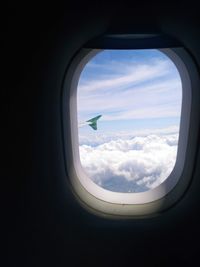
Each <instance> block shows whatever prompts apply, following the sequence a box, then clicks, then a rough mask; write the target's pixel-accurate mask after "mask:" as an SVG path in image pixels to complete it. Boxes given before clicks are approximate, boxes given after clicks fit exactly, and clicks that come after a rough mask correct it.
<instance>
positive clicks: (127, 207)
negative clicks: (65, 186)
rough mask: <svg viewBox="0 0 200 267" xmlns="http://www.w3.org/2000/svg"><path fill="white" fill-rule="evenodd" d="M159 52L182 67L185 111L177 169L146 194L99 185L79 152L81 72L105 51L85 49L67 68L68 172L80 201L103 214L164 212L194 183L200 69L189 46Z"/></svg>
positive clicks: (64, 109) (64, 113)
mask: <svg viewBox="0 0 200 267" xmlns="http://www.w3.org/2000/svg"><path fill="white" fill-rule="evenodd" d="M158 50H160V51H161V52H163V53H165V54H166V55H167V56H168V57H169V58H170V59H171V60H172V61H173V63H174V64H175V66H176V67H177V69H178V71H179V74H180V77H181V81H182V110H181V120H180V131H179V141H178V150H177V159H176V163H175V166H174V169H173V170H172V172H171V174H170V175H169V177H168V178H167V179H166V180H165V181H164V182H163V183H162V184H160V185H159V186H157V187H156V188H154V189H151V190H148V191H146V192H140V193H120V192H112V191H109V190H106V189H104V188H101V187H99V186H98V185H96V184H95V183H94V182H93V181H92V180H91V179H90V178H89V177H88V176H87V174H86V173H85V171H84V169H83V168H82V165H81V162H80V156H79V140H78V121H77V87H78V81H79V78H80V74H81V71H82V70H83V68H84V67H85V65H86V64H87V62H88V61H89V60H90V59H91V58H92V57H94V56H95V55H96V54H97V53H98V52H100V51H102V50H100V49H87V48H83V49H81V50H80V51H79V53H78V54H77V55H76V56H75V57H74V59H73V60H72V62H71V64H70V66H69V67H68V68H67V71H66V75H65V78H64V83H63V95H62V117H63V137H64V138H63V139H64V150H65V161H66V174H67V176H68V177H69V180H70V184H71V185H72V186H71V188H72V191H73V192H74V194H75V196H76V197H77V199H78V200H79V202H80V203H81V204H82V205H83V206H84V207H85V208H86V209H88V210H90V211H91V212H93V213H96V214H98V215H101V216H108V217H110V216H111V217H118V218H119V217H120V218H129V217H131V218H132V217H137V216H146V215H150V214H155V213H160V212H161V211H163V210H165V209H168V208H169V207H170V206H172V205H174V204H175V203H176V202H177V201H178V200H179V199H180V198H181V197H182V196H183V194H184V192H185V191H186V189H187V188H188V185H189V183H190V181H191V177H192V171H193V167H194V160H195V151H196V144H197V141H198V135H197V132H198V131H197V129H198V128H197V127H198V125H199V117H198V116H199V115H198V114H199V111H200V107H199V100H200V94H199V92H198V86H199V76H198V72H197V70H196V67H195V64H194V62H193V60H192V59H191V57H190V56H189V54H188V53H187V52H186V50H185V49H184V48H182V47H180V48H164V49H158ZM194 118H196V122H195V119H194Z"/></svg>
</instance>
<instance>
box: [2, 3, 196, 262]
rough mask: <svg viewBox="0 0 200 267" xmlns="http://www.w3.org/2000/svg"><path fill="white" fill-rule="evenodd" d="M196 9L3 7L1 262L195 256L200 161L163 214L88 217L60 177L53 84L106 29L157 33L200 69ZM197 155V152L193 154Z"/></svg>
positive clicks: (57, 86) (57, 94) (56, 86)
mask: <svg viewBox="0 0 200 267" xmlns="http://www.w3.org/2000/svg"><path fill="white" fill-rule="evenodd" d="M197 10H198V9H197V8H196V7H195V6H193V5H192V4H191V5H189V6H184V4H182V6H181V7H180V6H179V5H177V6H175V5H173V8H172V6H171V5H169V4H168V2H165V3H162V4H160V5H159V6H155V5H153V4H151V3H149V4H148V5H145V6H144V5H141V6H139V4H137V5H135V7H134V8H131V7H130V6H126V5H125V4H123V3H121V4H115V6H113V5H112V4H109V5H108V4H107V5H106V8H105V5H103V4H102V3H97V4H96V3H94V2H93V5H91V6H90V7H89V6H85V5H84V4H82V5H81V6H80V5H79V6H77V5H76V4H74V5H73V4H69V5H67V4H66V6H65V7H64V6H58V5H57V6H55V5H53V4H51V5H50V6H48V8H47V7H34V6H29V7H28V6H27V7H25V9H22V7H20V6H17V5H16V6H12V7H10V8H8V9H7V10H6V11H5V18H6V19H5V20H4V21H5V22H6V23H5V26H4V29H3V44H4V49H3V50H2V56H3V61H2V63H1V64H2V66H3V67H4V73H3V77H2V81H3V87H2V88H3V89H2V92H3V98H2V106H3V108H4V111H5V115H4V117H3V120H2V125H3V127H2V131H3V133H4V138H3V139H2V140H3V145H4V146H3V148H5V149H2V155H3V156H4V164H3V168H2V177H3V180H4V181H5V182H6V183H5V184H6V186H5V190H4V192H3V193H4V194H3V202H2V203H3V208H4V212H5V213H4V216H3V217H2V218H4V219H3V221H5V226H4V228H2V230H3V232H4V233H6V235H7V244H8V246H7V248H8V250H7V257H6V262H7V264H8V266H96V265H98V266H126V265H130V266H134V265H136V264H140V266H146V265H148V266H173V265H174V266H175V265H176V266H177V265H182V266H188V265H189V266H190V265H192V262H193V261H194V260H195V259H198V247H197V245H196V244H198V242H199V238H200V235H199V234H200V233H199V223H200V221H199V216H198V215H199V203H200V202H199V201H200V194H199V191H200V179H199V174H200V158H199V157H198V158H197V161H196V166H195V169H194V177H193V180H192V184H191V186H190V190H189V191H188V192H187V194H186V195H185V197H184V198H183V199H182V200H181V201H180V202H179V203H178V204H177V205H176V206H174V207H173V208H171V209H170V210H168V211H166V212H164V213H163V214H162V215H159V216H156V217H153V218H149V219H138V220H131V221H116V220H108V219H104V218H99V217H96V216H95V215H93V214H90V213H88V212H87V211H86V210H84V209H83V208H82V207H80V205H79V203H78V202H77V201H76V199H75V198H74V196H73V194H72V192H71V190H70V185H69V183H68V181H67V177H66V174H65V167H64V158H63V143H62V127H61V85H62V81H63V76H64V73H65V70H66V68H67V65H68V64H69V62H70V60H71V59H72V57H73V55H74V54H75V53H76V52H77V51H78V49H79V48H80V47H81V46H82V45H84V43H85V42H87V41H88V40H90V39H91V38H93V37H95V36H98V35H100V34H102V33H104V32H106V31H108V30H109V31H113V32H114V31H116V32H117V31H127V32H129V31H131V32H140V31H143V30H145V31H150V32H151V31H157V30H161V31H163V32H165V33H168V34H170V35H172V36H174V37H176V38H177V39H178V40H180V41H181V42H182V43H183V44H184V45H185V47H186V48H187V50H188V51H189V52H190V53H191V55H192V56H193V57H194V59H195V61H196V63H197V64H198V67H199V65H200V53H199V47H200V40H199V27H198V24H199V20H198V16H197V13H196V12H197ZM197 155H198V154H197Z"/></svg>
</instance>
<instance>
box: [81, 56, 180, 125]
mask: <svg viewBox="0 0 200 267" xmlns="http://www.w3.org/2000/svg"><path fill="white" fill-rule="evenodd" d="M144 62H145V60H144ZM144 62H142V63H140V64H139V63H137V64H136V65H134V64H133V63H130V65H129V64H128V63H127V62H126V63H124V62H123V63H122V62H119V65H120V68H119V66H118V65H117V64H115V65H114V64H111V66H110V62H109V61H108V62H107V64H106V63H105V62H104V63H103V64H102V66H101V64H100V63H99V64H98V65H97V66H96V68H95V71H94V70H93V75H92V76H90V78H88V77H87V76H84V75H83V78H82V76H81V78H80V81H79V85H78V99H77V100H78V110H79V116H81V118H80V119H81V120H84V119H87V117H88V116H90V114H92V113H94V114H96V113H102V114H103V115H104V116H103V118H102V120H121V119H130V118H132V119H141V118H147V117H148V118H157V117H159V116H160V117H168V116H180V111H181V109H180V107H181V94H182V93H181V80H180V77H179V75H178V73H177V70H176V68H175V66H173V63H172V62H170V61H169V60H167V59H166V58H164V59H160V58H159V59H157V58H152V59H150V60H149V61H148V62H146V63H144ZM94 65H95V64H94ZM105 65H107V68H108V66H109V67H110V70H111V69H112V72H111V73H110V74H109V75H108V74H107V73H106V71H105V69H104V66H105ZM86 68H87V65H86ZM120 69H121V71H120ZM93 76H94V77H95V78H93ZM105 76H106V78H105Z"/></svg>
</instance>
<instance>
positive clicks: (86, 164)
mask: <svg viewBox="0 0 200 267" xmlns="http://www.w3.org/2000/svg"><path fill="white" fill-rule="evenodd" d="M177 142H178V134H177V133H176V134H170V135H155V134H154V135H148V136H140V137H134V138H131V137H124V138H117V139H114V140H112V141H108V142H104V143H102V144H99V145H96V146H95V147H94V146H92V145H80V147H79V148H80V149H79V151H80V158H81V164H82V166H83V168H84V169H85V171H86V173H87V174H88V176H89V177H90V178H91V179H92V180H93V181H94V182H95V183H96V184H98V185H99V186H101V187H103V188H105V189H108V190H110V191H116V192H143V191H147V190H149V189H152V188H155V187H156V186H158V185H159V184H161V183H162V182H163V181H164V180H165V179H166V178H167V177H168V176H169V174H170V173H171V171H172V169H173V167H174V164H175V161H176V154H177Z"/></svg>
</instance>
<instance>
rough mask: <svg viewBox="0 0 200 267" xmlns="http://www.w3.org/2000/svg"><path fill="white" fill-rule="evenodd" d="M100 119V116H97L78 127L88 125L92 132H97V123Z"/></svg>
mask: <svg viewBox="0 0 200 267" xmlns="http://www.w3.org/2000/svg"><path fill="white" fill-rule="evenodd" d="M101 117H102V115H98V116H96V117H94V118H92V119H90V120H88V121H86V122H83V123H80V124H79V127H82V126H85V125H89V126H90V127H91V128H92V129H93V130H95V131H96V130H97V121H98V120H99V119H100V118H101Z"/></svg>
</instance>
